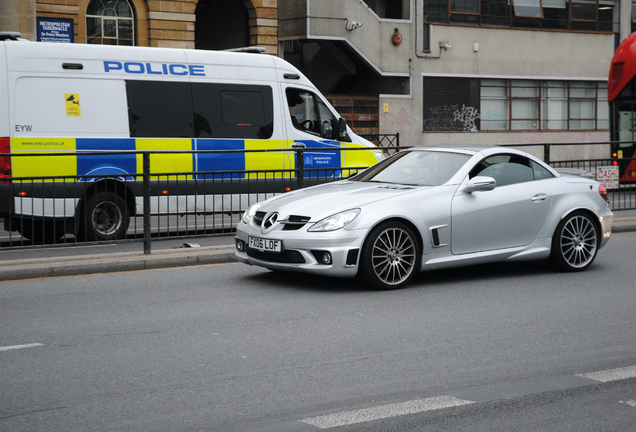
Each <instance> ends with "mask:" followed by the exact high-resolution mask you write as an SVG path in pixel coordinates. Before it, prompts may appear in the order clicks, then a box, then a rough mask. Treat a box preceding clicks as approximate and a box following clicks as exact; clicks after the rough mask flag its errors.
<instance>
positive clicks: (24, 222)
mask: <svg viewBox="0 0 636 432" xmlns="http://www.w3.org/2000/svg"><path fill="white" fill-rule="evenodd" d="M16 231H18V232H19V233H20V235H21V236H22V237H24V238H26V239H29V240H31V241H33V244H50V243H55V241H56V240H58V239H61V238H62V237H64V235H65V234H66V233H65V232H64V223H60V222H54V221H51V220H47V221H42V220H32V219H21V220H19V221H18V226H17V227H16Z"/></svg>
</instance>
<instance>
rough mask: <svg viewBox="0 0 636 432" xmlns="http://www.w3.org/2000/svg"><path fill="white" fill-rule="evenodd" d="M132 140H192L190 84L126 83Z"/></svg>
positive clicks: (129, 81)
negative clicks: (142, 138)
mask: <svg viewBox="0 0 636 432" xmlns="http://www.w3.org/2000/svg"><path fill="white" fill-rule="evenodd" d="M126 94H127V97H128V119H129V127H130V136H131V137H166V138H193V137H194V131H193V129H192V127H191V125H192V122H193V120H192V119H193V114H192V99H191V97H190V83H187V82H161V81H137V80H127V81H126Z"/></svg>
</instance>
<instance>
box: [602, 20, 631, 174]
mask: <svg viewBox="0 0 636 432" xmlns="http://www.w3.org/2000/svg"><path fill="white" fill-rule="evenodd" d="M607 100H608V102H609V108H610V139H611V141H612V146H611V147H612V150H611V156H612V159H613V160H614V165H617V166H618V167H619V176H620V182H621V183H627V182H630V183H632V182H636V159H634V158H635V156H636V155H635V154H634V153H635V152H636V32H634V33H632V34H631V35H630V36H629V37H627V38H626V39H625V40H624V41H623V42H622V43H621V44H620V45H619V47H618V49H617V50H616V52H615V53H614V58H612V64H611V66H610V71H609V81H608V85H607Z"/></svg>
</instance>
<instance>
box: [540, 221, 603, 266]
mask: <svg viewBox="0 0 636 432" xmlns="http://www.w3.org/2000/svg"><path fill="white" fill-rule="evenodd" d="M598 238H599V236H598V229H597V228H596V225H595V224H594V221H593V220H592V218H591V217H590V216H589V215H588V214H587V213H584V212H574V213H571V214H569V215H568V216H566V217H565V218H564V219H563V220H562V221H561V222H560V223H559V225H558V226H557V229H556V231H555V232H554V236H553V237H552V251H551V253H550V261H551V262H552V264H553V265H554V266H555V267H557V268H558V269H559V270H563V271H571V272H574V271H581V270H585V269H586V268H588V267H589V266H590V265H591V264H592V262H593V261H594V258H596V252H597V249H598Z"/></svg>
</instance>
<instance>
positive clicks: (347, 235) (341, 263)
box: [235, 222, 366, 277]
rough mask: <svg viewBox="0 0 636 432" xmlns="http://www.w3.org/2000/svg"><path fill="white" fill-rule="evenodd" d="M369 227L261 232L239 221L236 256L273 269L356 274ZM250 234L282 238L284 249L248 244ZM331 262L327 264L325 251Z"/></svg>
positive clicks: (350, 275) (312, 272)
mask: <svg viewBox="0 0 636 432" xmlns="http://www.w3.org/2000/svg"><path fill="white" fill-rule="evenodd" d="M365 233H366V230H345V229H342V230H338V231H335V232H330V233H308V232H306V231H303V232H293V233H292V234H291V235H290V234H288V233H286V232H285V231H276V232H274V233H271V234H269V235H266V234H263V233H261V231H260V230H257V229H254V228H252V227H250V226H249V225H247V224H245V223H243V222H240V223H239V225H238V226H237V228H236V236H235V245H236V258H237V259H238V260H239V261H240V262H242V263H245V264H249V265H256V266H260V267H265V268H268V269H271V270H286V271H298V272H306V273H311V274H317V275H325V276H334V277H354V276H355V275H356V274H357V273H358V262H359V260H360V250H361V248H362V242H363V240H364V235H365ZM249 236H254V237H259V238H265V239H272V240H282V242H283V252H282V253H275V252H265V251H259V250H257V249H253V248H248V238H249ZM325 253H328V254H329V256H330V257H331V258H330V262H329V263H328V264H325V262H324V261H323V255H324V254H325Z"/></svg>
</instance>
